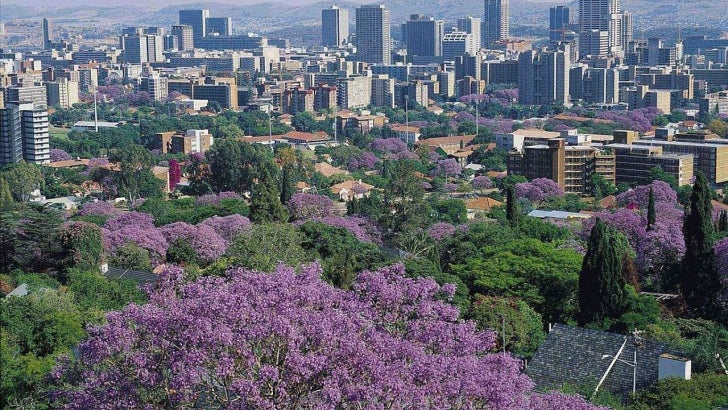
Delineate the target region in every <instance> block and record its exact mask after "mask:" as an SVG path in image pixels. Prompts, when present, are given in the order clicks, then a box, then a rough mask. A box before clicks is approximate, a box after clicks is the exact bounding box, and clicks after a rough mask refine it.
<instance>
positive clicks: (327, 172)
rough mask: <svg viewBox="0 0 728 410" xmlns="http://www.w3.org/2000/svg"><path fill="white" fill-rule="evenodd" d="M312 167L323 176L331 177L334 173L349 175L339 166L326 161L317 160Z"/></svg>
mask: <svg viewBox="0 0 728 410" xmlns="http://www.w3.org/2000/svg"><path fill="white" fill-rule="evenodd" d="M313 169H314V170H315V171H316V172H320V173H321V174H322V175H323V176H325V177H327V178H331V177H332V176H334V175H349V171H347V170H345V169H341V168H337V167H335V166H333V165H331V164H329V163H328V162H317V163H316V164H315V165H314V166H313Z"/></svg>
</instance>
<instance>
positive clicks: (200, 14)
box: [179, 10, 210, 42]
mask: <svg viewBox="0 0 728 410" xmlns="http://www.w3.org/2000/svg"><path fill="white" fill-rule="evenodd" d="M209 17H210V10H180V11H179V24H183V25H187V26H192V37H193V39H194V41H195V42H197V41H198V40H199V39H201V38H203V37H205V36H206V35H207V19H208V18H209Z"/></svg>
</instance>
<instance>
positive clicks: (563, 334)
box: [526, 324, 669, 396]
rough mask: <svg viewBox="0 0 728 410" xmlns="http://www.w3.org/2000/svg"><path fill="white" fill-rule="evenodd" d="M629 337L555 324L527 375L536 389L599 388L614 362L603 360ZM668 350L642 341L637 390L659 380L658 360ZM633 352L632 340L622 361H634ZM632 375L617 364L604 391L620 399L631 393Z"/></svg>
mask: <svg viewBox="0 0 728 410" xmlns="http://www.w3.org/2000/svg"><path fill="white" fill-rule="evenodd" d="M626 337H627V336H625V335H621V334H618V333H610V332H603V331H600V330H593V329H584V328H581V327H573V326H567V325H562V324H556V325H554V326H553V327H552V328H551V331H550V332H549V334H548V336H546V340H545V341H544V342H543V343H542V344H541V346H540V347H539V348H538V350H537V351H536V354H535V355H534V356H533V359H532V360H531V363H530V364H529V365H528V367H527V368H526V374H528V375H529V377H531V379H532V380H533V381H534V382H535V383H536V386H537V388H546V389H549V388H556V387H558V386H560V385H562V384H564V383H569V384H572V385H583V384H584V383H588V384H590V385H591V386H593V387H596V384H597V382H598V381H599V379H601V377H602V376H603V375H604V373H605V372H606V371H607V368H608V367H609V364H610V363H611V361H612V360H611V358H604V359H602V357H603V356H604V355H616V354H617V352H618V351H619V348H620V347H621V346H622V344H623V343H624V340H625V338H626ZM668 350H669V349H668V347H667V345H666V344H665V343H662V342H657V341H654V340H643V344H642V345H641V346H640V347H638V348H637V391H640V390H642V389H645V388H647V387H648V386H650V385H651V384H653V383H655V382H656V381H657V379H658V370H659V367H658V366H659V357H660V355H662V354H664V353H669V351H668ZM634 351H635V345H634V344H633V343H632V342H631V337H630V339H629V340H628V341H627V343H626V344H625V346H624V350H623V351H622V353H621V355H620V356H619V358H620V359H622V360H624V361H626V362H631V361H632V360H633V358H634ZM632 372H633V369H632V367H631V366H629V365H627V364H626V363H623V362H620V361H617V362H616V363H615V364H614V367H613V368H612V370H611V371H610V372H609V375H608V376H607V378H606V380H605V381H604V384H603V385H602V387H601V389H602V390H608V391H610V392H611V393H613V394H616V395H620V396H626V395H628V394H630V393H631V392H632Z"/></svg>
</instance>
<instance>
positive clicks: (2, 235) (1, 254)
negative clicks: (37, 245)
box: [0, 212, 18, 273]
mask: <svg viewBox="0 0 728 410" xmlns="http://www.w3.org/2000/svg"><path fill="white" fill-rule="evenodd" d="M16 223H17V221H16V218H15V217H14V216H13V214H11V213H9V212H3V213H0V273H7V272H10V271H11V270H12V269H13V267H14V266H15V265H16V261H15V252H16V247H17V241H18V237H17V234H16V232H15V228H16Z"/></svg>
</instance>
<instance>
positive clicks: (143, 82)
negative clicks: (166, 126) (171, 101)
mask: <svg viewBox="0 0 728 410" xmlns="http://www.w3.org/2000/svg"><path fill="white" fill-rule="evenodd" d="M168 81H169V79H168V78H167V77H161V76H160V75H159V73H156V72H155V73H150V74H148V75H145V76H142V77H141V78H139V91H145V92H146V93H148V94H149V98H151V99H152V100H154V101H164V100H165V99H166V98H167V90H168V88H167V82H168Z"/></svg>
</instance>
